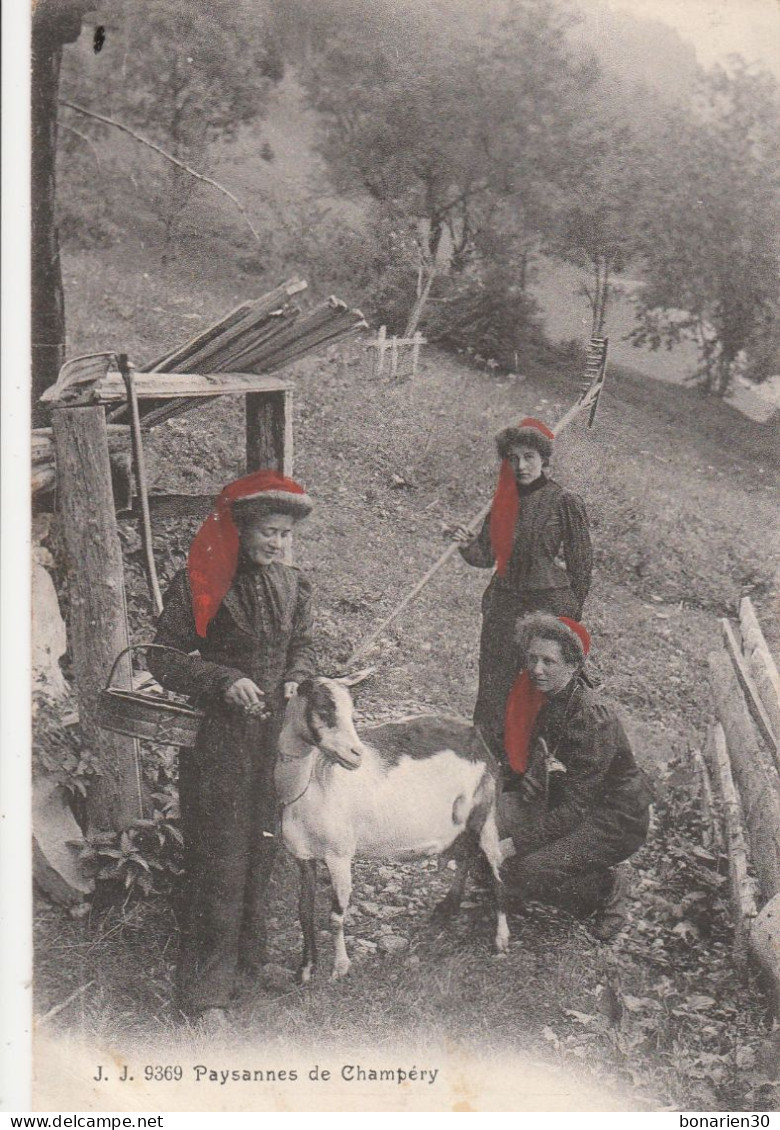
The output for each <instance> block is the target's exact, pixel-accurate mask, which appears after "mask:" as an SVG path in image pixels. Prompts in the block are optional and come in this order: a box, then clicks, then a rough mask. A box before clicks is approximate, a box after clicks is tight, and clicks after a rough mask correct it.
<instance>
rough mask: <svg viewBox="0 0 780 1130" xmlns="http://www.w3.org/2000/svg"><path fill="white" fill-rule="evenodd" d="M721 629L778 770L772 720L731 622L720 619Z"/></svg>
mask: <svg viewBox="0 0 780 1130" xmlns="http://www.w3.org/2000/svg"><path fill="white" fill-rule="evenodd" d="M720 626H721V631H722V632H723V639H724V642H725V644H726V650H727V651H728V653H729V656H730V658H731V662H732V664H733V666H734V673H735V674H736V676H737V679H738V680H739V685H740V686H741V687H742V692H743V694H744V696H745V702H746V704H747V708H748V710H749V711H750V713H751V715H752V716H753V721H754V722H755V724H756V725H757V726H758V728H759V730H760V731H761V735H762V737H763V739H764V741H765V742H766V744H767V745H768V746H769V750H770V752H771V754H772V757H773V758H774V760H775V765H776V766H777V769H778V770H779V771H780V749H779V748H778V742H777V737H776V736H775V733H774V730H773V729H772V720H771V718H770V717H769V715H768V714H767V711H766V708H765V706H764V703H763V701H762V699H761V695H760V694H759V691H758V687H757V686H756V684H755V682H754V680H753V675H752V673H751V671H750V668H749V667H748V665H747V663H746V662H745V658H744V656H743V655H742V652H741V651H740V649H739V644H738V643H737V640H736V636H735V635H734V632H733V630H732V627H731V624H729V622H728V620H725V619H722V620H721V621H720Z"/></svg>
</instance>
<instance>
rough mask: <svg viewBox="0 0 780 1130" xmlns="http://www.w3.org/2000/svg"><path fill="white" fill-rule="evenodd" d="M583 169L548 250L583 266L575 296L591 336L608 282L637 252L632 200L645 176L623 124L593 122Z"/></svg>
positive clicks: (602, 314)
mask: <svg viewBox="0 0 780 1130" xmlns="http://www.w3.org/2000/svg"><path fill="white" fill-rule="evenodd" d="M590 136H591V145H590V150H589V154H588V158H587V162H586V164H585V166H584V167H583V168H582V169H581V170H580V172H579V175H578V176H576V177H575V178H574V180H573V182H572V185H571V190H570V196H569V199H567V200H565V201H564V203H563V206H562V208H561V211H560V213H559V216H558V220H557V224H556V230H555V233H554V235H553V237H552V239H551V241H550V247H551V250H553V252H555V253H556V254H558V255H560V256H561V258H563V259H566V260H567V261H569V262H571V263H574V264H575V265H576V266H578V267H582V268H584V269H585V270H587V272H588V279H587V281H586V282H583V283H582V286H581V288H580V292H581V293H582V294H583V295H584V296H585V297H586V298H587V300H588V303H589V305H590V309H591V314H592V322H591V336H593V337H600V336H601V335H602V333H603V332H604V326H605V323H606V318H607V310H608V307H609V302H610V299H611V297H612V295H613V293H614V286H613V282H612V280H613V278H614V276H615V275H616V274H620V272H621V271H623V270H624V269H625V267H626V266H627V265H628V263H629V262H630V261H631V259H632V258H633V256H634V255H635V253H636V250H637V245H638V233H637V224H636V201H637V197H638V194H639V191H640V188H641V184H642V179H643V176H644V173H645V168H644V161H643V156H642V153H641V150H640V147H639V146H638V144H637V143H636V141H635V139H634V136H633V133H632V130H631V128H630V127H629V126H628V124H627V123H621V122H619V121H615V120H610V119H608V118H602V119H601V120H599V119H598V117H596V118H595V120H594V121H593V124H592V128H591V135H590Z"/></svg>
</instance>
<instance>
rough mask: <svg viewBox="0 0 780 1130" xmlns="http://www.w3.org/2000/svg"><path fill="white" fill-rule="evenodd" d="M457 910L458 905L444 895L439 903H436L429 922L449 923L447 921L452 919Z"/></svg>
mask: <svg viewBox="0 0 780 1130" xmlns="http://www.w3.org/2000/svg"><path fill="white" fill-rule="evenodd" d="M458 909H459V908H458V904H457V903H456V902H455V901H454V899H451V898H449V896H447V895H445V897H444V898H443V899H442V900H441V902H437V903H436V906H435V907H434V908H433V912H432V913H431V920H432V921H433V922H449V920H450V919H451V918H454V917H455V915H456V914H457V913H458Z"/></svg>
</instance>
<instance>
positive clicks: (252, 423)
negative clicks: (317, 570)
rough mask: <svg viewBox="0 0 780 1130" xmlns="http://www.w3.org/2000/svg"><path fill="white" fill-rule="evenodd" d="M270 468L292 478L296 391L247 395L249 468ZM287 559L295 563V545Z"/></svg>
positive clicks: (286, 551) (247, 465)
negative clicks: (293, 556)
mask: <svg viewBox="0 0 780 1130" xmlns="http://www.w3.org/2000/svg"><path fill="white" fill-rule="evenodd" d="M264 467H269V468H271V470H274V471H281V472H282V474H283V475H288V476H289V477H292V473H293V391H292V389H291V388H287V389H284V391H283V392H249V393H247V396H246V469H247V473H249V472H251V471H260V470H262V468H264ZM284 559H285V561H286V562H287V563H288V564H291V563H292V545H287V546H285V551H284Z"/></svg>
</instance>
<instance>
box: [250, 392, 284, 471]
mask: <svg viewBox="0 0 780 1130" xmlns="http://www.w3.org/2000/svg"><path fill="white" fill-rule="evenodd" d="M292 397H293V393H292V389H290V388H288V389H284V390H283V391H281V392H250V393H247V397H246V469H247V473H249V472H250V471H259V470H261V469H262V468H263V467H269V468H271V469H272V470H274V471H281V472H282V474H283V475H292V473H293V449H292V447H293V444H292V436H293V418H292V417H293V402H292Z"/></svg>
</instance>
